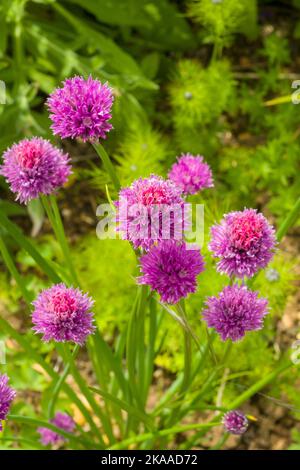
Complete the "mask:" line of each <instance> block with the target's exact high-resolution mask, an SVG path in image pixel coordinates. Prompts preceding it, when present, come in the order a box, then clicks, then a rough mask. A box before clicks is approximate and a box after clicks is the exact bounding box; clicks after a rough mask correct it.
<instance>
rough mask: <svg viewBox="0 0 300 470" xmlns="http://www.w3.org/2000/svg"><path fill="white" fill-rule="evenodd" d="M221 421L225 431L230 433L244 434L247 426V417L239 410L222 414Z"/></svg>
mask: <svg viewBox="0 0 300 470" xmlns="http://www.w3.org/2000/svg"><path fill="white" fill-rule="evenodd" d="M222 422H223V424H224V427H225V429H226V431H227V432H230V433H231V434H237V435H240V434H244V432H246V431H247V428H248V419H247V418H246V416H245V415H244V414H243V413H241V412H240V411H237V410H234V411H228V412H227V413H225V415H224V416H223V419H222Z"/></svg>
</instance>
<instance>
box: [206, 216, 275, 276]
mask: <svg viewBox="0 0 300 470" xmlns="http://www.w3.org/2000/svg"><path fill="white" fill-rule="evenodd" d="M211 236H212V239H211V242H210V244H209V248H210V250H211V251H212V252H213V254H214V257H215V258H221V259H220V261H219V262H218V264H217V269H218V271H219V272H222V273H225V274H227V275H228V276H236V277H240V278H242V277H244V276H248V277H252V276H253V275H254V274H255V273H256V272H257V271H258V270H259V269H261V268H264V267H266V266H267V264H268V263H269V262H270V260H271V259H272V257H273V252H274V248H275V245H276V239H275V232H274V229H273V227H272V226H271V225H270V224H269V222H268V221H267V219H266V218H265V217H264V216H263V215H262V214H260V213H257V211H256V210H255V209H244V210H243V211H240V212H230V213H229V214H226V215H225V217H224V218H223V220H221V223H220V224H219V225H214V226H213V227H212V228H211Z"/></svg>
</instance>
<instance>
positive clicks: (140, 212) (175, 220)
mask: <svg viewBox="0 0 300 470" xmlns="http://www.w3.org/2000/svg"><path fill="white" fill-rule="evenodd" d="M115 204H116V207H117V212H118V213H117V219H118V222H119V227H118V230H119V231H120V232H121V233H122V237H123V238H124V239H125V240H130V241H131V242H132V243H133V245H134V247H135V248H138V247H141V248H144V249H146V250H147V249H149V248H150V247H151V246H152V245H153V243H154V242H156V241H159V240H162V239H177V240H178V239H182V238H183V230H184V227H185V224H184V200H183V198H182V196H181V190H180V188H178V187H176V186H175V184H174V183H173V182H172V181H170V180H164V179H163V178H161V177H160V176H156V175H151V176H150V177H149V178H139V179H137V180H136V181H134V182H133V183H132V185H131V186H130V187H128V188H123V189H121V191H120V194H119V200H118V201H117V202H116V203H115Z"/></svg>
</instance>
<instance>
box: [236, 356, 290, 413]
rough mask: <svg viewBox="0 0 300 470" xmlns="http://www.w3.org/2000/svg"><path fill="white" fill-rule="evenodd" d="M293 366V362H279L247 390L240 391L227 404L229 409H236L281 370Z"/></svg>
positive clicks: (283, 370)
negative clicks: (239, 393) (236, 396)
mask: <svg viewBox="0 0 300 470" xmlns="http://www.w3.org/2000/svg"><path fill="white" fill-rule="evenodd" d="M292 366H294V364H293V362H291V361H290V362H285V363H284V364H281V365H280V366H279V367H277V369H275V370H274V371H272V372H270V373H269V374H268V375H266V376H265V377H264V378H262V379H261V380H259V381H258V382H256V383H255V384H254V385H252V387H250V388H249V389H248V390H246V391H245V392H244V393H242V394H241V395H240V396H239V397H238V398H236V399H235V400H233V401H232V402H231V403H230V404H229V405H228V408H230V409H232V410H233V409H236V408H238V407H239V406H240V405H242V404H243V403H244V402H245V401H247V400H249V398H251V397H252V396H253V395H255V394H256V393H257V392H259V390H261V389H262V388H264V387H265V386H266V385H268V384H269V383H270V382H272V381H273V380H274V379H275V378H276V377H277V376H278V375H279V374H281V373H282V372H285V371H286V370H287V369H289V368H290V367H292Z"/></svg>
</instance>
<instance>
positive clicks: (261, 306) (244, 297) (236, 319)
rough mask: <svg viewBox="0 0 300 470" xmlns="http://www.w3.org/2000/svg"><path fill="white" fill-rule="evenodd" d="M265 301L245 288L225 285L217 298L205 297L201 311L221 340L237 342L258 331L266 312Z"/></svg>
mask: <svg viewBox="0 0 300 470" xmlns="http://www.w3.org/2000/svg"><path fill="white" fill-rule="evenodd" d="M267 305H268V301H267V300H266V299H264V298H261V299H259V298H258V294H257V292H253V291H251V290H248V289H247V287H246V286H238V285H233V286H226V287H224V289H223V291H222V292H221V293H220V294H219V297H208V299H207V300H206V308H205V310H204V312H203V317H204V320H205V321H206V323H207V326H208V327H210V328H215V330H216V331H217V333H219V335H220V336H221V339H222V340H223V341H226V340H227V339H231V340H232V341H238V340H240V339H242V338H243V337H244V336H245V333H246V332H247V331H252V330H260V329H261V328H262V327H263V318H264V316H265V315H266V314H267V313H268V308H267Z"/></svg>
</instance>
